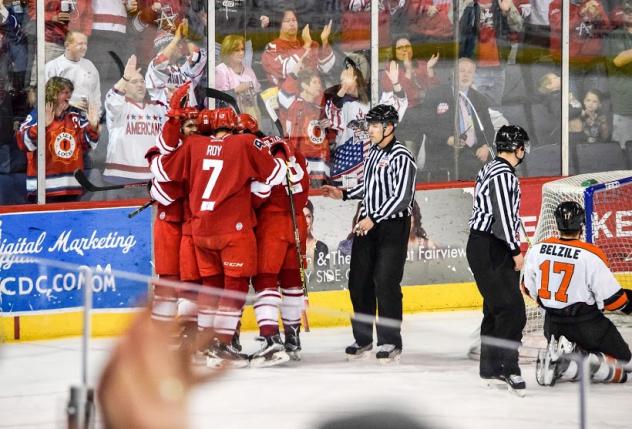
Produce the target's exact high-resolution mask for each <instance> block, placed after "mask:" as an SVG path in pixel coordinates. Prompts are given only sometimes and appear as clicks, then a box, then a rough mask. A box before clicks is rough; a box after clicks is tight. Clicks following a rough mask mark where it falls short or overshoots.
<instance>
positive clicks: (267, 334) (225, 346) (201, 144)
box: [146, 84, 309, 367]
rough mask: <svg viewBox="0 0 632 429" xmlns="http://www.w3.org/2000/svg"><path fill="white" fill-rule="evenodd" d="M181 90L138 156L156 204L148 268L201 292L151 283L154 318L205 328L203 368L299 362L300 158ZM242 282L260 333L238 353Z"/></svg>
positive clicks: (247, 122)
mask: <svg viewBox="0 0 632 429" xmlns="http://www.w3.org/2000/svg"><path fill="white" fill-rule="evenodd" d="M187 92H188V84H185V85H184V86H182V87H180V88H178V89H177V90H176V91H175V92H174V94H173V95H172V98H171V100H170V110H169V113H168V120H167V121H166V123H165V124H164V126H163V129H162V131H161V134H160V136H159V137H158V139H157V144H156V146H155V147H153V148H151V149H150V150H149V151H148V152H147V155H146V158H147V161H148V162H149V164H150V168H151V171H152V172H153V174H154V178H153V180H152V186H151V188H150V194H151V197H152V198H153V199H154V200H155V201H156V203H157V208H158V210H157V212H158V214H157V216H156V219H155V223H154V254H155V271H156V274H158V276H159V277H160V278H161V279H166V280H176V281H182V282H189V283H196V284H201V285H203V288H204V293H195V292H193V291H191V290H182V289H176V288H173V287H171V286H167V285H165V284H160V282H158V284H156V285H154V295H153V301H152V318H153V319H154V320H155V321H156V322H157V323H161V322H168V321H171V320H173V319H174V318H176V317H177V318H178V319H180V320H185V321H187V323H188V325H189V329H185V332H187V333H185V336H187V335H190V334H191V333H195V332H197V333H202V335H201V336H203V337H206V335H205V334H208V333H211V335H209V336H208V337H209V338H212V340H211V341H210V344H206V345H204V347H203V348H202V350H201V353H203V354H204V355H205V356H204V357H205V359H206V364H207V365H209V366H216V365H219V364H230V365H231V366H234V367H240V366H247V365H253V366H271V365H276V364H280V363H283V362H286V361H288V360H289V359H295V360H298V359H300V355H299V352H300V350H301V344H300V339H299V333H300V327H301V316H302V313H303V311H304V288H303V277H302V273H301V269H302V267H301V265H303V259H302V258H301V257H300V256H299V255H298V253H297V245H296V240H295V232H296V230H297V229H298V235H299V237H300V240H299V241H300V248H301V252H300V255H304V254H305V240H306V236H307V227H306V222H305V218H304V216H303V207H304V206H305V205H306V204H307V198H308V193H309V174H308V171H307V165H306V161H305V158H304V157H303V156H302V155H301V154H300V153H299V152H298V151H297V150H295V148H292V147H290V145H288V143H287V142H286V141H285V140H283V139H281V138H278V137H266V136H264V135H263V134H262V133H261V132H260V131H259V129H258V124H257V122H256V120H255V119H254V118H253V117H252V116H250V115H248V114H239V115H238V114H236V113H235V111H234V110H233V109H232V108H217V109H213V110H211V109H202V110H199V111H198V110H197V109H195V108H192V107H181V106H184V105H186V96H187ZM290 195H291V198H292V199H293V204H294V210H292V208H291V204H290ZM293 213H295V214H297V215H296V216H293ZM299 261H301V264H300V265H299ZM250 284H252V285H253V287H254V290H255V293H256V295H255V302H254V311H255V315H256V320H257V324H258V326H259V334H260V337H261V338H262V340H263V345H262V347H261V349H260V350H259V351H258V352H256V353H254V354H253V355H251V356H249V355H246V354H244V353H241V345H240V344H239V331H238V330H239V325H240V319H241V316H242V311H243V307H244V304H245V301H246V294H247V292H248V289H249V285H250ZM279 311H280V312H281V319H282V321H283V329H284V337H285V338H284V340H283V339H282V338H281V335H280V332H279V323H278V316H279ZM198 355H199V354H198Z"/></svg>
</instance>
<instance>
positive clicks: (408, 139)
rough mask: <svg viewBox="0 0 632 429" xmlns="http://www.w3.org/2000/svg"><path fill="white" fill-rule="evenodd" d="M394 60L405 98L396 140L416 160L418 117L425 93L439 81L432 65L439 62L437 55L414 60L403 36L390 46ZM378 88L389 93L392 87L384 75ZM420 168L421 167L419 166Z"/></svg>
mask: <svg viewBox="0 0 632 429" xmlns="http://www.w3.org/2000/svg"><path fill="white" fill-rule="evenodd" d="M393 57H394V58H395V60H396V61H397V64H398V65H399V79H398V82H399V83H400V85H401V86H402V88H403V89H404V92H405V93H406V98H408V108H407V109H406V113H407V114H406V119H405V120H400V122H399V124H398V125H397V138H398V139H399V140H400V141H402V142H404V143H405V144H406V146H408V149H410V151H411V153H412V154H413V156H415V158H417V160H418V161H419V156H418V154H419V152H420V150H422V141H423V138H424V136H423V133H420V132H419V122H418V121H419V118H420V117H421V116H420V115H421V104H422V103H423V100H424V97H425V96H426V91H428V90H429V89H430V88H433V87H435V86H438V85H439V79H438V78H437V76H435V69H434V68H435V65H436V64H437V61H439V58H440V57H439V54H438V53H435V54H433V55H432V56H431V57H430V58H429V59H428V61H424V60H413V47H412V45H411V42H410V40H408V39H407V38H405V37H402V38H400V39H398V40H397V41H396V42H395V46H393ZM381 88H383V90H384V91H392V90H393V85H392V84H391V81H390V79H388V77H387V75H386V72H383V73H382V78H381ZM418 166H419V167H420V168H422V167H423V165H418Z"/></svg>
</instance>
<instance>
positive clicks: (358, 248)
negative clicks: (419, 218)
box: [349, 217, 410, 348]
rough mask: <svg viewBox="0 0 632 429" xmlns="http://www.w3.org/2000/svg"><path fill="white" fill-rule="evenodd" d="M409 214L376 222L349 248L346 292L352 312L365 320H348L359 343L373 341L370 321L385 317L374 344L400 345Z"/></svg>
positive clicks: (377, 327) (355, 238) (378, 324)
mask: <svg viewBox="0 0 632 429" xmlns="http://www.w3.org/2000/svg"><path fill="white" fill-rule="evenodd" d="M409 234H410V217H405V218H399V219H390V220H385V221H382V222H380V223H378V224H376V225H375V226H374V227H373V228H372V229H371V230H370V231H369V232H368V234H367V235H365V236H356V237H354V239H353V246H352V248H351V267H350V270H349V293H350V295H351V303H352V304H353V311H354V313H355V314H361V315H363V316H364V317H366V320H357V319H356V318H354V319H352V320H351V327H352V329H353V337H354V338H355V341H356V342H357V343H358V345H360V346H365V345H367V344H369V343H372V342H373V324H374V321H375V313H376V310H377V315H378V317H379V318H380V319H381V318H388V320H387V321H385V324H382V323H379V320H378V323H377V324H376V331H377V345H378V346H380V345H382V344H393V345H395V346H397V347H400V348H401V347H402V336H401V320H402V287H401V281H402V277H403V275H404V264H405V263H406V252H407V250H408V236H409Z"/></svg>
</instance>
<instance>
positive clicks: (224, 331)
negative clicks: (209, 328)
mask: <svg viewBox="0 0 632 429" xmlns="http://www.w3.org/2000/svg"><path fill="white" fill-rule="evenodd" d="M215 332H217V333H218V334H223V335H234V334H235V330H234V329H215Z"/></svg>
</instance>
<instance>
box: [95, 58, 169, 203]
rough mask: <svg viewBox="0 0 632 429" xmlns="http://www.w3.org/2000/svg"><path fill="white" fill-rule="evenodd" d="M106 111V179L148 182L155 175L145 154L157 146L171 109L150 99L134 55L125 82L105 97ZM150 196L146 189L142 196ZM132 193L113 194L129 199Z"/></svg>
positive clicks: (126, 72)
mask: <svg viewBox="0 0 632 429" xmlns="http://www.w3.org/2000/svg"><path fill="white" fill-rule="evenodd" d="M105 111H106V118H107V126H108V130H109V133H110V139H109V142H108V148H107V159H106V163H105V171H104V172H103V178H104V179H105V180H107V181H109V182H111V183H128V182H133V181H135V180H137V181H146V180H148V179H151V177H152V174H151V173H150V171H149V167H148V166H147V161H146V160H145V154H146V153H147V151H148V150H149V148H150V147H152V146H154V145H155V144H156V138H157V137H158V135H159V134H160V129H161V128H162V124H163V123H164V122H165V120H166V114H167V107H166V105H165V104H163V103H161V102H160V101H157V100H150V99H148V98H147V88H146V86H145V79H143V75H142V74H141V73H140V69H139V68H137V63H136V56H135V55H132V56H131V57H130V58H129V59H128V61H127V64H126V65H125V70H124V73H123V76H122V77H121V79H119V81H118V82H116V84H115V85H114V87H113V88H112V89H110V90H109V91H108V93H107V95H106V97H105ZM143 193H144V194H146V192H145V191H144V190H143V191H142V192H141V193H140V194H137V195H138V196H140V195H143ZM131 195H132V194H130V193H129V192H125V193H120V192H119V193H117V194H115V195H112V196H114V197H117V198H121V197H127V198H129V197H130V196H131Z"/></svg>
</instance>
